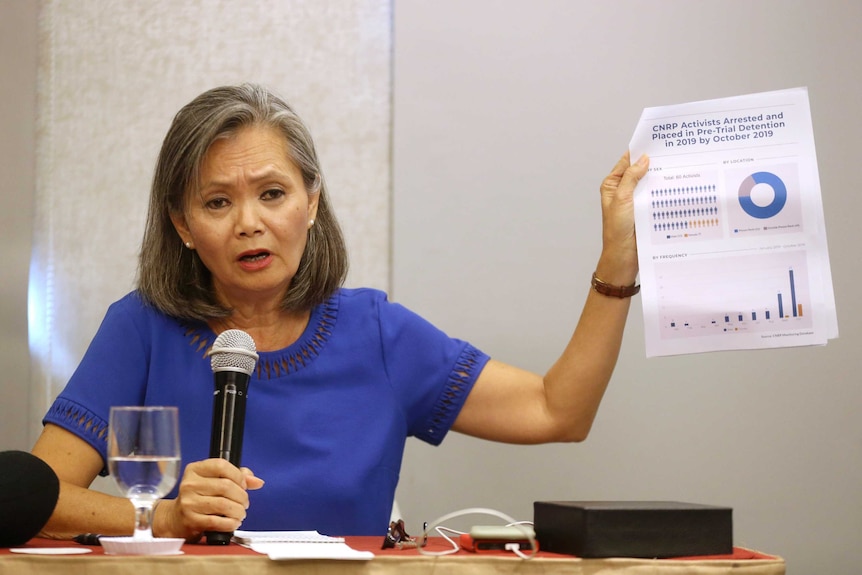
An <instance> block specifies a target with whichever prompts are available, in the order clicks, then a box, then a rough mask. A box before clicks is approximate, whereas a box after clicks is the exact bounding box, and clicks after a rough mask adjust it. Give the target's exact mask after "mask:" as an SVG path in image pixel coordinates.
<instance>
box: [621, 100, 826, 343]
mask: <svg viewBox="0 0 862 575" xmlns="http://www.w3.org/2000/svg"><path fill="white" fill-rule="evenodd" d="M629 151H630V153H631V156H632V159H633V160H636V159H637V158H639V157H640V156H641V155H642V154H647V155H649V157H650V169H649V172H648V174H647V175H646V176H645V177H644V178H643V179H642V180H641V181H640V183H639V184H638V187H637V189H636V190H635V220H636V230H637V242H638V260H639V265H640V281H641V286H642V287H641V293H642V303H643V314H644V329H645V340H646V352H647V356H648V357H653V356H663V355H675V354H685V353H699V352H708V351H719V350H731V349H759V348H775V347H790V346H803V345H823V344H825V343H826V341H827V340H828V339H831V338H835V337H838V321H837V315H836V311H835V297H834V295H833V290H832V274H831V270H830V265H829V253H828V249H827V242H826V226H825V220H824V217H823V203H822V199H821V193H820V178H819V174H818V170H817V157H816V153H815V148H814V135H813V130H812V125H811V113H810V109H809V104H808V91H807V89H805V88H796V89H791V90H781V91H776V92H766V93H760V94H751V95H747V96H737V97H732V98H723V99H717V100H707V101H701V102H693V103H688V104H681V105H673V106H664V107H657V108H647V109H645V110H644V112H643V114H642V116H641V118H640V121H639V122H638V125H637V129H636V130H635V133H634V136H633V137H632V141H631V143H630V145H629Z"/></svg>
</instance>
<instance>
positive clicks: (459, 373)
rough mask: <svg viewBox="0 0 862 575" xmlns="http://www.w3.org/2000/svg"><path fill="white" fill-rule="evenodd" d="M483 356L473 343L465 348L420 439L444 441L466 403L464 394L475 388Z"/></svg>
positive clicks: (432, 442) (431, 442) (436, 443)
mask: <svg viewBox="0 0 862 575" xmlns="http://www.w3.org/2000/svg"><path fill="white" fill-rule="evenodd" d="M483 357H485V356H484V354H483V353H482V352H481V351H479V350H478V349H476V348H475V347H473V346H472V345H469V344H468V345H467V346H466V347H465V348H464V350H463V351H462V352H461V355H460V356H459V357H458V360H457V361H456V363H455V366H454V367H453V368H452V371H451V372H450V373H449V380H448V381H447V383H446V388H445V389H444V390H443V393H441V394H440V397H439V398H438V399H437V402H436V403H435V405H434V410H433V411H432V413H431V417H430V418H429V419H428V425H427V426H426V430H425V431H424V432H423V433H420V434H418V435H417V437H419V439H422V440H424V441H427V442H428V443H430V444H431V445H439V444H440V442H441V441H443V437H444V436H445V435H446V432H447V431H448V430H449V429H450V428H451V427H452V423H453V421H452V420H453V419H454V418H455V417H456V416H457V415H458V413H459V412H460V411H461V407H462V406H463V405H464V401H465V397H464V396H466V395H467V394H468V393H470V390H471V389H472V388H473V383H475V381H476V378H477V377H478V373H477V371H478V370H479V369H480V368H481V367H482V366H484V363H480V360H481V359H482V358H483Z"/></svg>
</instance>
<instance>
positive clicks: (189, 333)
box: [185, 292, 339, 379]
mask: <svg viewBox="0 0 862 575" xmlns="http://www.w3.org/2000/svg"><path fill="white" fill-rule="evenodd" d="M338 302H339V293H338V292H336V293H335V294H333V295H332V296H330V298H329V299H328V300H326V301H325V302H323V303H322V304H320V305H318V306H316V307H315V308H314V309H312V311H311V317H310V318H309V320H308V326H307V327H306V328H305V331H304V332H303V333H302V335H301V336H300V338H299V339H298V340H297V341H295V342H294V343H292V344H291V345H289V346H288V347H286V348H284V349H282V350H278V351H264V352H260V358H259V359H258V362H257V366H256V368H255V371H256V373H255V375H256V376H257V378H258V379H278V378H280V377H284V376H286V375H288V374H291V373H294V372H296V371H299V370H300V369H302V368H303V367H305V366H306V365H308V364H310V363H311V362H312V361H314V359H315V358H316V357H317V356H318V355H319V354H320V352H321V350H322V349H323V348H324V346H325V345H326V343H327V342H328V341H329V337H330V336H331V335H332V329H333V327H334V326H335V322H336V320H337V319H338ZM185 335H186V337H188V338H189V345H191V346H192V347H194V348H195V351H196V352H198V353H200V354H201V355H202V356H204V357H206V356H207V353H209V350H210V348H211V347H212V343H214V342H215V334H214V333H213V332H212V331H211V330H210V329H209V328H208V327H207V326H200V325H197V326H189V327H188V329H187V330H186V333H185ZM210 340H212V342H211V341H210Z"/></svg>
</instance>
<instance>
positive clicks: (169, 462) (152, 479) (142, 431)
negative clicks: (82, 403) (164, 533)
mask: <svg viewBox="0 0 862 575" xmlns="http://www.w3.org/2000/svg"><path fill="white" fill-rule="evenodd" d="M179 469H180V433H179V414H178V410H177V408H176V407H152V406H145V407H139V406H135V407H112V408H111V414H110V421H109V422H108V471H109V472H110V474H111V477H113V478H114V481H115V482H116V484H117V486H118V487H119V488H120V491H121V492H122V493H123V494H124V495H125V496H126V497H127V498H128V499H130V500H131V501H132V503H133V504H134V506H135V533H134V535H133V537H132V538H133V540H135V541H147V540H152V539H153V527H152V526H153V506H154V505H155V503H156V501H158V500H159V499H161V498H162V497H164V496H165V495H167V494H168V493H169V492H170V491H171V489H173V488H174V485H176V483H177V478H178V477H179Z"/></svg>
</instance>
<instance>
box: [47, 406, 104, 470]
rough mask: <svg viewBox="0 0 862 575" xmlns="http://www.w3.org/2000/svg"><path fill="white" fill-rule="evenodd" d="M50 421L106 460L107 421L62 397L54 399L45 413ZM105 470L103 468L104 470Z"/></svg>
mask: <svg viewBox="0 0 862 575" xmlns="http://www.w3.org/2000/svg"><path fill="white" fill-rule="evenodd" d="M44 421H50V422H53V423H56V424H58V425H60V426H61V427H65V428H66V429H67V430H68V431H71V432H73V433H76V434H80V436H81V437H82V438H83V439H84V441H86V442H87V443H89V444H90V445H91V446H92V447H93V449H95V450H96V451H98V452H99V453H100V454H101V455H102V458H103V459H105V460H106V461H107V455H108V422H107V421H105V420H104V419H102V418H101V417H99V416H98V415H96V414H95V413H93V412H92V411H90V410H88V409H86V408H85V407H83V406H81V405H79V404H77V403H75V402H73V401H69V400H68V399H64V398H62V397H60V398H57V400H56V401H54V403H53V405H51V408H50V409H49V410H48V413H47V415H45V419H44ZM104 471H105V470H103V472H104Z"/></svg>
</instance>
